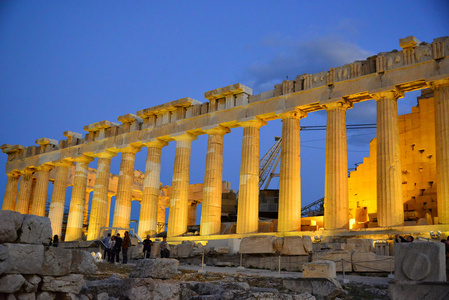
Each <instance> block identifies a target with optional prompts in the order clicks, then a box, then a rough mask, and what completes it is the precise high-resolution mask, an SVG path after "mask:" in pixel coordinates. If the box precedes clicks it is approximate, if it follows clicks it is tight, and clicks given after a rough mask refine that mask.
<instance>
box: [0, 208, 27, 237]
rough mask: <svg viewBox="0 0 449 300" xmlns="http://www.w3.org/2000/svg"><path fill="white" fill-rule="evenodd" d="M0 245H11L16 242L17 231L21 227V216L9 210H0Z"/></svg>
mask: <svg viewBox="0 0 449 300" xmlns="http://www.w3.org/2000/svg"><path fill="white" fill-rule="evenodd" d="M0 220H2V221H1V222H0V243H11V242H14V241H15V240H17V238H18V236H17V231H18V230H19V229H20V227H21V226H22V222H23V216H22V215H21V214H20V213H18V212H16V211H10V210H0Z"/></svg>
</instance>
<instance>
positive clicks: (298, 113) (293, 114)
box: [277, 109, 307, 120]
mask: <svg viewBox="0 0 449 300" xmlns="http://www.w3.org/2000/svg"><path fill="white" fill-rule="evenodd" d="M277 115H278V116H279V118H281V119H282V120H284V119H302V118H305V117H307V113H306V112H305V111H302V110H300V109H295V110H291V111H284V112H280V113H277Z"/></svg>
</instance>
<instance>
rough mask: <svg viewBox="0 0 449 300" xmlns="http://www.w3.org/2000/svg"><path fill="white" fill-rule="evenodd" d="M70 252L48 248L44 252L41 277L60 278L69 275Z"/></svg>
mask: <svg viewBox="0 0 449 300" xmlns="http://www.w3.org/2000/svg"><path fill="white" fill-rule="evenodd" d="M71 264H72V250H68V249H64V248H55V247H50V248H48V249H47V251H45V252H44V264H43V266H42V273H41V275H47V276H62V275H68V274H70V266H71Z"/></svg>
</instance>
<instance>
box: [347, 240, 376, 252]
mask: <svg viewBox="0 0 449 300" xmlns="http://www.w3.org/2000/svg"><path fill="white" fill-rule="evenodd" d="M345 250H349V251H351V250H358V251H367V252H371V251H372V250H373V239H347V240H346V245H345Z"/></svg>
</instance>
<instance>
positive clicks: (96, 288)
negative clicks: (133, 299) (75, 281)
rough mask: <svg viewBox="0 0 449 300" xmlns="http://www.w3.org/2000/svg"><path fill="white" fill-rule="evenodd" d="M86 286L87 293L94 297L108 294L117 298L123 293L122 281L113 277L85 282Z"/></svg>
mask: <svg viewBox="0 0 449 300" xmlns="http://www.w3.org/2000/svg"><path fill="white" fill-rule="evenodd" d="M86 285H87V293H89V294H94V295H97V294H100V293H108V294H111V295H114V296H115V297H119V296H120V295H121V293H122V292H123V280H122V279H121V278H118V277H117V276H115V275H112V276H111V277H109V278H107V279H103V280H93V281H87V282H86Z"/></svg>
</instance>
